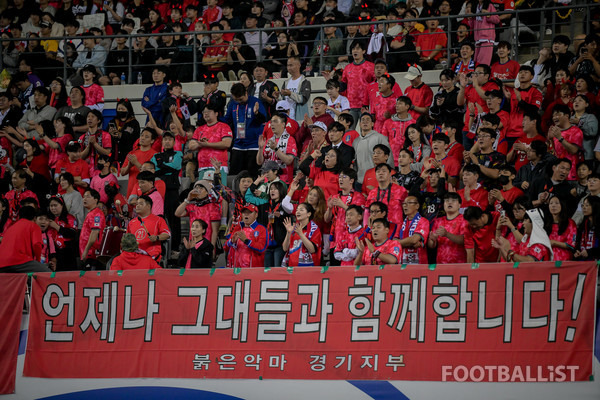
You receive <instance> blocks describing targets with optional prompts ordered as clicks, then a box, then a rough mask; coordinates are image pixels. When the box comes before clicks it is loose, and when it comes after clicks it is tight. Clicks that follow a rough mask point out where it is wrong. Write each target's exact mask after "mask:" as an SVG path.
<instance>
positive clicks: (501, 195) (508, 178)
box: [488, 165, 524, 212]
mask: <svg viewBox="0 0 600 400" xmlns="http://www.w3.org/2000/svg"><path fill="white" fill-rule="evenodd" d="M516 176H517V171H516V170H515V169H514V167H512V166H511V165H503V166H502V167H501V168H500V175H498V180H497V181H498V183H499V184H500V185H502V189H492V190H490V193H489V199H488V200H489V202H490V204H492V205H493V206H494V210H496V211H498V212H501V211H505V210H507V209H508V210H510V209H512V204H513V203H514V202H515V199H516V198H517V197H521V196H523V194H524V193H523V191H522V190H521V189H519V188H518V187H516V186H513V184H512V183H513V181H514V180H515V177H516Z"/></svg>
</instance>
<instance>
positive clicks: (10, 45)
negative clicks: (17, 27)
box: [2, 30, 16, 53]
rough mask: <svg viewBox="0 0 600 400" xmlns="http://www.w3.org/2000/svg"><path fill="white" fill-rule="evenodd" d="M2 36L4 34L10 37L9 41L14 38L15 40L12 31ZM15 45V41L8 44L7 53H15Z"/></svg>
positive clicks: (7, 31)
mask: <svg viewBox="0 0 600 400" xmlns="http://www.w3.org/2000/svg"><path fill="white" fill-rule="evenodd" d="M2 34H4V35H6V36H8V37H9V39H12V38H13V34H12V33H10V31H9V30H6V31H4V32H2ZM15 43H16V42H13V41H10V42H8V47H6V51H7V52H8V53H10V52H11V51H13V50H14V49H15Z"/></svg>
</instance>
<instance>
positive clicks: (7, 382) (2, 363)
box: [0, 274, 27, 394]
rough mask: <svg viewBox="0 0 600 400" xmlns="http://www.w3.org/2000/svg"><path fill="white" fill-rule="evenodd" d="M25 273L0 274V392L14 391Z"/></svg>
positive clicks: (25, 279)
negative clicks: (0, 327)
mask: <svg viewBox="0 0 600 400" xmlns="http://www.w3.org/2000/svg"><path fill="white" fill-rule="evenodd" d="M26 281H27V275H23V274H0V321H2V329H1V330H0V332H1V334H0V394H8V393H14V391H15V376H16V370H17V356H18V352H19V332H20V330H21V317H22V316H23V299H24V298H25V282H26Z"/></svg>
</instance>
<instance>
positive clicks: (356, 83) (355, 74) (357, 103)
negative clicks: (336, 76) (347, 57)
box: [342, 40, 375, 121]
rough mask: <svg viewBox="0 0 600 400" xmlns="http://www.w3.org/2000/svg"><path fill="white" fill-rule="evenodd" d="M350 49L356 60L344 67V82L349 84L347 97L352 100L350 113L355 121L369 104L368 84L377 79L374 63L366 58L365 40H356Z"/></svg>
mask: <svg viewBox="0 0 600 400" xmlns="http://www.w3.org/2000/svg"><path fill="white" fill-rule="evenodd" d="M350 50H351V51H352V57H353V58H354V61H353V62H352V63H351V64H348V65H347V66H346V67H345V68H344V72H343V74H342V82H344V83H345V84H346V85H347V91H346V94H347V95H346V97H348V101H349V102H350V114H351V115H352V117H354V121H358V120H359V117H360V114H361V113H360V111H361V108H362V107H363V106H366V105H367V102H368V99H367V97H366V95H367V86H368V85H369V83H371V82H373V81H374V80H375V72H374V68H373V67H374V66H373V63H372V62H370V61H367V60H365V53H366V52H367V48H366V45H365V43H364V42H363V41H361V40H356V41H354V43H353V44H352V48H351V49H350Z"/></svg>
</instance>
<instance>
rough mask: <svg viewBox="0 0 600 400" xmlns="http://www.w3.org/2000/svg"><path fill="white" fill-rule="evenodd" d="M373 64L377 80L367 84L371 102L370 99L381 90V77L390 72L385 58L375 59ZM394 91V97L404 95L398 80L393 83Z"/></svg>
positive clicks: (368, 97) (368, 96)
mask: <svg viewBox="0 0 600 400" xmlns="http://www.w3.org/2000/svg"><path fill="white" fill-rule="evenodd" d="M373 64H375V67H374V73H375V82H371V83H369V85H368V86H367V99H369V102H370V99H372V98H373V96H375V94H376V93H377V92H378V91H379V83H378V82H379V78H381V77H382V76H383V75H386V74H388V67H387V64H386V63H385V60H383V59H381V58H378V59H377V60H375V61H373ZM388 75H389V74H388ZM392 92H393V94H394V98H398V97H400V96H402V89H400V86H398V82H396V83H394V84H393V85H392ZM365 111H366V110H365Z"/></svg>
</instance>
